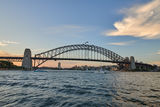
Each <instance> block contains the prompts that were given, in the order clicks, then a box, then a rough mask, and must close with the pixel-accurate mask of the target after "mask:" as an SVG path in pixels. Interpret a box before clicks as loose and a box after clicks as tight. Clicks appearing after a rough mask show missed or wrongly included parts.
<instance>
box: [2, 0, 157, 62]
mask: <svg viewBox="0 0 160 107" xmlns="http://www.w3.org/2000/svg"><path fill="white" fill-rule="evenodd" d="M157 12H160V0H0V55H1V56H3V55H20V54H23V52H24V49H25V48H30V49H32V54H35V53H39V52H42V51H45V50H48V49H53V48H56V47H59V46H63V45H69V44H77V43H84V42H86V41H89V44H94V45H98V46H101V47H104V48H107V49H110V50H112V51H114V52H116V53H118V54H120V55H121V56H123V57H126V56H135V58H136V59H138V60H139V61H144V62H148V63H152V64H160V47H159V46H160V31H158V28H160V15H158V14H157Z"/></svg>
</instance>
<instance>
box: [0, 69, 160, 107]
mask: <svg viewBox="0 0 160 107" xmlns="http://www.w3.org/2000/svg"><path fill="white" fill-rule="evenodd" d="M3 106H5V107H138V106H139V107H143V106H144V107H147V106H149V107H150V106H153V107H154V106H155V107H159V106H160V72H107V73H105V74H104V73H94V72H89V71H88V72H85V71H62V70H61V71H48V72H34V71H0V107H3Z"/></svg>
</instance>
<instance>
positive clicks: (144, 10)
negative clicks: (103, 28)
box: [105, 0, 160, 39]
mask: <svg viewBox="0 0 160 107" xmlns="http://www.w3.org/2000/svg"><path fill="white" fill-rule="evenodd" d="M123 13H124V14H125V16H124V18H123V19H122V21H118V22H115V23H114V27H115V28H116V30H110V31H107V32H105V35H110V36H134V37H141V38H144V39H154V38H160V0H152V1H151V2H149V3H146V4H143V5H136V6H133V7H131V8H129V9H125V10H123Z"/></svg>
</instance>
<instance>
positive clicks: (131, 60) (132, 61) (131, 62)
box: [130, 56, 136, 70]
mask: <svg viewBox="0 0 160 107" xmlns="http://www.w3.org/2000/svg"><path fill="white" fill-rule="evenodd" d="M130 69H131V70H135V69H136V65H135V60H134V57H133V56H131V57H130Z"/></svg>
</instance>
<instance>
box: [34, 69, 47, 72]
mask: <svg viewBox="0 0 160 107" xmlns="http://www.w3.org/2000/svg"><path fill="white" fill-rule="evenodd" d="M34 72H48V71H45V70H41V69H36V70H34Z"/></svg>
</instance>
